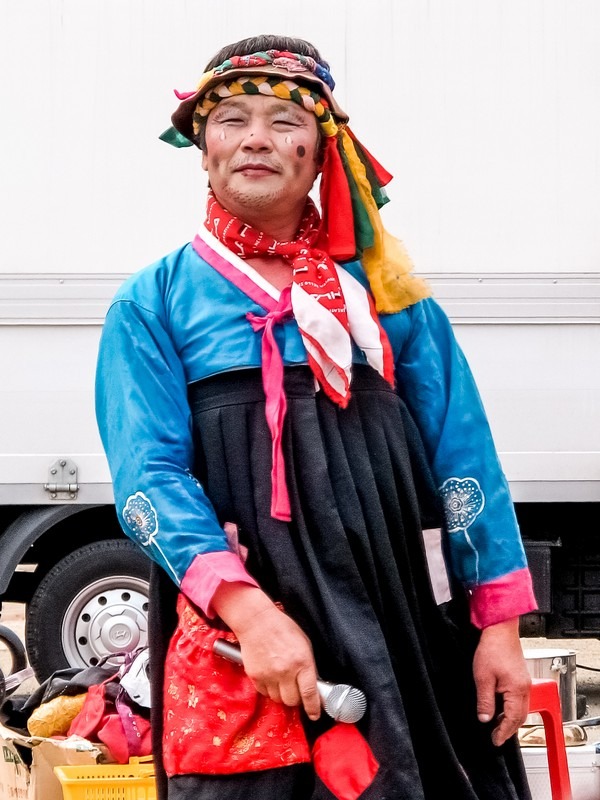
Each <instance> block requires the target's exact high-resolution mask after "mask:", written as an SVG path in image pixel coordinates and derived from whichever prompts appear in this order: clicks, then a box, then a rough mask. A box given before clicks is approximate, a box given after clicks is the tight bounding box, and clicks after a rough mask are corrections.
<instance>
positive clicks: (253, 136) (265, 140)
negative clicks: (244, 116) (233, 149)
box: [243, 121, 273, 151]
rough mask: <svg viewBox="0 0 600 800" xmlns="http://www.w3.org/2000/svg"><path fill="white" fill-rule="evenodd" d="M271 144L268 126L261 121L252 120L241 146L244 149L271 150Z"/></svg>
mask: <svg viewBox="0 0 600 800" xmlns="http://www.w3.org/2000/svg"><path fill="white" fill-rule="evenodd" d="M272 146H273V143H272V140H271V135H270V131H269V127H268V126H267V125H265V124H264V123H263V122H261V121H256V122H252V123H251V124H250V125H249V126H248V128H247V130H246V136H245V137H244V142H243V148H244V149H245V150H249V151H253V150H271V148H272Z"/></svg>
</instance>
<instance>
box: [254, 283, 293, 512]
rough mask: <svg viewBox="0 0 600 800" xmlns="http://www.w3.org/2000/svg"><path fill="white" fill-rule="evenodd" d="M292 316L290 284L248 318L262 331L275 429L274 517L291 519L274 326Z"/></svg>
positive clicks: (269, 417)
mask: <svg viewBox="0 0 600 800" xmlns="http://www.w3.org/2000/svg"><path fill="white" fill-rule="evenodd" d="M291 317H292V301H291V288H290V287H289V286H288V287H286V288H285V289H284V290H283V291H282V293H281V297H280V299H279V302H278V303H277V306H276V307H275V308H274V309H273V310H272V311H269V312H268V313H267V314H266V315H265V316H263V317H260V316H258V315H257V314H253V313H252V312H248V314H246V319H247V320H248V322H249V323H250V324H251V325H252V329H253V330H254V331H255V332H256V333H258V332H259V331H262V342H261V356H262V382H263V388H264V390H265V417H266V419H267V425H268V426H269V431H270V432H271V441H272V461H273V464H272V467H271V516H272V517H273V518H274V519H279V520H282V521H283V522H290V520H291V518H292V512H291V507H290V496H289V493H288V488H287V482H286V479H285V462H284V459H283V447H282V436H283V422H284V420H285V413H286V410H287V401H286V399H285V392H284V389H283V358H282V356H281V353H280V351H279V347H278V346H277V342H276V340H275V334H274V330H273V327H274V326H275V325H280V324H282V323H283V322H286V321H287V320H288V319H290V318H291Z"/></svg>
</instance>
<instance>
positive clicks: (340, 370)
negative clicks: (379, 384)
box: [204, 193, 394, 408]
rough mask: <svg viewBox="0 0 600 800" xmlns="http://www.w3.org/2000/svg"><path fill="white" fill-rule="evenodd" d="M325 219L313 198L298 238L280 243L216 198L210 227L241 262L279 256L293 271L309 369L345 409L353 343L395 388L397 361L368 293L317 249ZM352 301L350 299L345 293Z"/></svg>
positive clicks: (209, 210) (209, 215)
mask: <svg viewBox="0 0 600 800" xmlns="http://www.w3.org/2000/svg"><path fill="white" fill-rule="evenodd" d="M320 222H321V220H320V217H319V213H318V211H317V209H316V208H315V205H314V203H313V202H312V200H310V199H308V200H307V202H306V208H305V211H304V215H303V217H302V220H301V222H300V226H299V228H298V232H297V234H296V238H295V239H294V240H293V241H287V242H286V241H283V242H281V241H277V240H276V239H274V238H273V237H272V236H269V235H268V234H266V233H264V232H263V231H259V230H257V229H256V228H253V227H251V226H250V225H248V224H246V223H245V222H243V221H242V220H241V219H239V218H238V217H234V216H233V215H232V214H230V213H229V212H228V211H226V210H225V209H224V208H223V207H222V206H221V205H220V204H219V202H218V201H217V199H216V198H215V196H214V195H213V194H212V193H211V194H210V195H209V199H208V206H207V217H206V220H205V223H204V224H205V226H206V228H207V229H208V230H209V231H210V233H212V235H213V236H215V238H217V239H218V240H219V241H221V242H222V243H223V244H224V245H225V247H227V249H228V250H230V251H231V252H232V253H234V254H235V255H237V256H239V257H240V258H242V259H248V258H252V257H254V256H262V257H264V256H279V257H280V258H283V259H285V261H287V262H288V263H289V264H290V266H291V267H292V287H291V304H292V311H293V314H294V317H295V318H296V322H297V323H298V327H299V330H300V334H301V336H302V340H303V342H304V345H305V347H306V350H307V353H308V364H309V366H310V368H311V369H312V371H313V373H314V375H315V377H316V379H317V381H318V382H319V384H320V386H321V387H322V388H323V391H324V392H325V393H326V394H327V396H328V397H329V398H330V399H331V400H333V402H334V403H337V404H338V405H339V406H341V407H342V408H345V407H346V406H347V404H348V401H349V399H350V377H351V366H352V339H354V341H355V342H356V343H357V345H358V346H359V347H361V349H362V350H363V351H364V353H365V356H366V358H367V361H368V362H369V363H370V364H371V366H373V367H374V368H375V369H377V370H378V372H379V373H380V374H381V375H383V377H384V378H386V380H388V381H389V382H390V383H391V384H392V385H393V382H394V379H393V358H392V353H391V348H390V344H389V342H388V339H387V336H386V334H385V332H384V331H383V329H382V328H381V325H380V323H379V320H378V318H377V314H376V312H375V307H374V304H373V302H372V300H371V297H370V295H368V293H367V292H366V290H365V289H364V288H363V287H362V286H361V285H360V284H359V283H358V282H357V281H355V280H354V279H353V278H351V276H350V275H349V274H348V273H345V274H344V276H343V282H344V283H345V284H346V285H347V289H345V290H344V291H343V290H342V285H341V281H340V276H341V273H343V272H344V271H343V270H340V272H338V269H337V267H336V265H335V264H334V262H333V261H332V260H331V258H330V257H329V255H328V254H327V253H326V252H325V251H324V250H321V249H319V248H318V247H317V241H318V239H319V234H320ZM345 293H346V294H348V293H349V295H350V296H351V298H352V299H350V297H345V296H344V294H345Z"/></svg>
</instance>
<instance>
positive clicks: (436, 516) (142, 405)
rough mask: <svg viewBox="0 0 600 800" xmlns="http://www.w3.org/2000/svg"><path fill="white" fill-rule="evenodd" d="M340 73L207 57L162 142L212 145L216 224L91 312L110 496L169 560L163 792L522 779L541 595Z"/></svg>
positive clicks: (222, 793)
mask: <svg viewBox="0 0 600 800" xmlns="http://www.w3.org/2000/svg"><path fill="white" fill-rule="evenodd" d="M333 88H334V81H333V79H332V77H331V73H330V71H329V67H328V65H327V63H326V62H324V61H323V59H322V58H321V56H320V55H319V53H318V52H317V51H316V50H315V48H314V47H313V46H312V45H310V44H309V43H307V42H304V41H302V40H297V39H294V40H291V39H287V38H285V37H271V36H265V37H258V38H257V39H247V40H244V41H242V42H238V43H236V44H234V45H231V46H229V47H226V48H224V49H223V50H222V51H221V52H220V53H219V54H218V55H217V56H216V57H215V58H214V59H213V60H212V62H211V63H210V64H209V65H208V67H207V71H206V72H205V74H204V75H203V76H202V78H201V80H200V84H199V87H198V89H197V90H196V91H194V92H191V93H189V94H187V95H180V96H179V97H180V100H181V103H180V105H179V107H178V108H177V110H176V111H175V113H174V114H173V117H172V122H173V128H171V129H170V130H168V131H166V132H165V134H163V137H162V138H163V139H165V140H166V141H168V142H170V143H171V144H175V145H177V146H186V145H190V144H196V145H197V146H198V147H199V148H200V149H201V150H202V162H203V166H204V168H205V169H206V170H207V171H208V177H209V183H210V192H209V196H208V204H207V212H206V219H205V221H204V223H203V224H202V225H201V226H200V229H199V231H198V233H197V234H196V236H195V238H194V240H193V241H192V242H191V243H189V244H186V245H185V246H184V247H182V248H181V249H179V250H177V251H176V252H174V253H172V254H170V255H168V256H166V257H165V258H162V259H161V260H160V261H158V262H157V263H156V264H153V265H152V266H150V267H148V268H147V269H145V270H142V271H140V272H138V273H137V274H135V275H134V276H133V277H132V278H131V279H129V280H128V281H127V282H126V283H125V284H124V285H123V287H122V288H121V289H120V291H119V292H118V294H117V296H116V297H115V299H114V302H113V303H112V305H111V307H110V309H109V311H108V314H107V317H106V323H105V326H104V331H103V336H102V343H101V348H100V356H99V363H98V378H97V413H98V420H99V426H100V430H101V434H102V438H103V442H104V446H105V449H106V452H107V455H108V460H109V463H110V467H111V472H112V477H113V482H114V492H115V499H116V508H117V513H118V516H119V519H120V521H121V524H122V525H123V528H124V530H125V532H126V533H127V534H128V535H129V536H131V537H132V538H133V539H135V540H136V541H137V542H138V543H139V544H140V546H141V547H142V548H143V549H144V550H145V552H147V553H148V555H149V556H150V557H151V558H152V559H153V560H154V562H155V563H156V564H157V565H159V566H160V568H161V569H155V575H154V579H155V582H154V586H153V592H154V593H153V598H152V602H151V615H152V616H151V621H152V626H153V627H152V638H151V656H152V665H153V666H152V680H153V683H154V686H155V688H156V687H158V689H159V691H157V692H155V695H154V701H153V702H154V713H155V716H154V720H153V725H154V734H155V737H156V742H157V745H156V747H157V753H156V755H157V761H159V763H160V764H162V766H163V767H164V773H165V776H166V778H165V780H164V781H160V786H161V791H162V792H163V793H164V792H167V791H168V797H169V798H170V800H192V798H193V800H231V799H232V798H245V799H246V798H257V800H275V798H277V800H283V799H284V798H286V800H287V798H295V799H296V798H297V799H298V800H300V799H301V800H309V798H310V799H311V800H326V799H327V800H331V798H338V800H356V799H357V798H358V797H360V798H362V799H363V800H384V798H385V800H392V798H394V799H396V798H398V800H400V799H401V798H402V799H405V798H406V799H408V798H410V800H420V799H421V798H426V799H427V800H432V798H439V797H440V789H439V787H440V786H442V787H443V789H442V791H443V796H444V797H451V798H453V800H459V799H460V800H509V799H510V800H516V799H517V798H519V799H524V798H528V797H529V793H528V789H527V785H526V779H525V775H524V771H523V767H522V763H521V761H520V756H519V752H518V745H517V742H516V737H515V733H516V731H517V729H518V727H519V725H521V724H522V723H523V721H524V719H525V716H526V714H527V703H528V690H529V682H530V681H529V676H528V671H527V667H526V665H525V662H524V660H523V655H522V651H521V647H520V641H519V634H518V619H519V616H520V615H521V614H523V613H527V612H529V611H532V610H534V609H535V608H536V604H535V599H534V596H533V592H532V587H531V579H530V574H529V571H528V569H527V564H526V559H525V555H524V550H523V546H522V542H521V538H520V534H519V530H518V527H517V524H516V520H515V516H514V510H513V505H512V502H511V499H510V495H509V490H508V486H507V483H506V480H505V477H504V475H503V473H502V470H501V467H500V464H499V461H498V457H497V454H496V451H495V448H494V444H493V441H492V437H491V435H490V431H489V427H488V423H487V421H486V417H485V413H484V411H483V409H482V405H481V402H480V399H479V396H478V394H477V390H476V387H475V384H474V382H473V379H472V376H471V374H470V371H469V368H468V366H467V364H466V362H465V359H464V356H463V354H462V352H461V350H460V348H459V347H458V345H457V343H456V341H455V339H454V336H453V334H452V330H451V328H450V325H449V323H448V320H447V318H446V316H445V315H444V313H443V312H442V310H441V309H440V307H439V306H438V305H437V304H436V303H435V301H434V300H433V299H431V297H430V296H429V291H428V288H427V286H426V284H425V283H424V282H422V281H420V280H419V279H417V278H416V277H415V276H414V275H413V274H412V272H411V265H410V262H409V260H408V257H407V256H406V253H405V252H404V249H403V248H402V246H401V244H400V243H399V242H398V241H397V240H395V239H393V238H392V237H391V236H389V235H388V234H387V233H386V231H385V230H384V228H383V226H382V222H381V219H380V216H379V208H380V207H381V206H382V205H383V204H384V203H385V202H386V196H385V191H384V189H383V187H384V185H385V184H386V183H387V182H388V181H389V180H390V178H391V176H390V175H389V174H388V173H387V172H386V171H385V170H384V169H383V168H382V167H381V165H380V164H378V163H377V162H376V161H375V159H374V158H373V157H372V156H371V155H370V154H369V152H368V151H367V150H366V149H365V147H364V146H363V145H362V144H360V142H359V141H358V140H357V138H356V137H355V136H354V134H353V133H352V131H351V130H350V128H349V127H348V124H347V123H348V117H347V115H346V114H345V113H344V111H342V109H341V108H340V107H339V105H338V104H337V102H336V100H335V98H334V95H333ZM318 175H320V206H321V210H320V213H319V211H317V208H316V206H315V204H314V203H313V201H312V200H311V199H310V198H309V191H310V190H311V188H312V187H313V184H314V182H315V180H316V178H317V176H318ZM169 587H171V588H169ZM175 606H176V613H175ZM216 639H226V640H228V641H231V642H237V643H239V645H240V647H241V656H242V660H243V666H240V665H238V664H235V663H232V662H230V661H228V660H226V659H224V658H222V657H221V656H219V655H218V654H216V653H215V652H214V650H213V645H214V642H215V640H216ZM161 642H166V643H167V645H168V646H165V647H164V648H163V647H162V644H161ZM317 677H320V678H321V679H323V680H326V681H330V682H334V683H347V684H350V685H353V686H355V687H358V688H359V689H361V690H362V691H363V692H364V693H365V695H366V700H367V710H366V713H365V714H364V716H363V717H362V718H361V719H360V720H359V721H358V722H356V724H350V723H346V722H336V721H334V720H333V719H331V718H330V717H329V716H327V715H326V714H325V713H320V711H321V708H320V701H319V695H318V691H317ZM159 751H160V752H159ZM164 796H167V795H166V794H164Z"/></svg>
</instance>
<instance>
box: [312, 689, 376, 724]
mask: <svg viewBox="0 0 600 800" xmlns="http://www.w3.org/2000/svg"><path fill="white" fill-rule="evenodd" d="M324 683H325V681H319V684H321V685H319V690H320V695H321V700H322V702H323V708H324V709H325V711H326V712H327V714H329V716H330V717H332V718H333V719H335V720H336V721H337V722H358V720H359V719H361V718H362V717H363V715H364V713H365V711H366V710H367V698H366V697H365V695H364V692H361V690H360V689H357V688H356V687H355V686H348V684H346V683H334V684H329V685H327V689H326V690H325V691H323V690H322V689H321V686H322V684H324ZM323 688H324V687H323Z"/></svg>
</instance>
